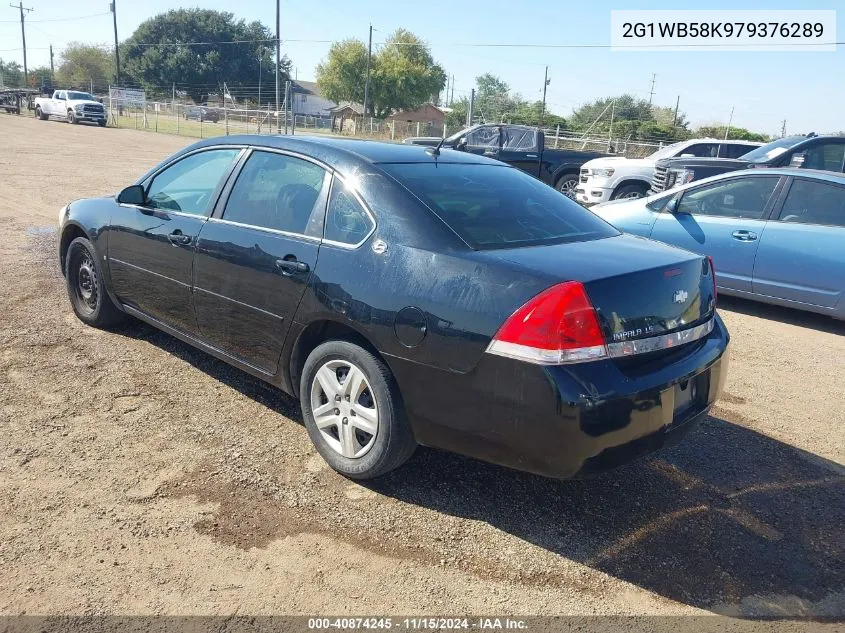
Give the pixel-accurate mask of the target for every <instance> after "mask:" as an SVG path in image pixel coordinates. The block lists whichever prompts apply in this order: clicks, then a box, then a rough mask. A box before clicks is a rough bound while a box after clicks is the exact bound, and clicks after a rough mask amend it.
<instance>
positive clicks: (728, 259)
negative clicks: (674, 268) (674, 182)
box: [650, 175, 780, 292]
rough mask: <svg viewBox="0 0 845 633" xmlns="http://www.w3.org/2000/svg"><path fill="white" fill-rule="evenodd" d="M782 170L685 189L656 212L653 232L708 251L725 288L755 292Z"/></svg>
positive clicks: (656, 236) (655, 236)
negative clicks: (759, 255)
mask: <svg viewBox="0 0 845 633" xmlns="http://www.w3.org/2000/svg"><path fill="white" fill-rule="evenodd" d="M779 180H780V177H779V176H775V175H772V176H766V175H754V176H751V177H742V176H738V177H735V178H727V179H723V180H719V181H717V182H712V183H708V184H706V185H702V186H700V187H695V188H691V189H687V190H686V191H684V192H682V193H681V194H679V196H680V198H679V199H677V200H673V201H672V204H669V205H667V209H672V212H668V211H663V212H661V213H660V214H658V216H657V220H656V221H655V223H654V226H653V227H652V231H651V235H650V237H651V238H652V239H655V240H659V241H661V242H666V243H668V244H674V245H675V246H680V247H681V248H686V249H687V250H691V251H694V252H696V253H700V254H702V255H709V256H711V257H712V258H713V263H714V264H715V266H716V279H717V282H718V284H719V286H720V287H721V288H725V289H729V290H739V291H745V292H751V287H752V283H751V278H752V274H753V271H754V258H755V256H756V254H757V246H758V244H759V239H760V236H761V235H762V234H763V229H764V228H765V226H766V217H767V215H768V213H769V210H770V208H771V204H772V201H773V197H774V192H775V189H776V188H777V185H778V182H779Z"/></svg>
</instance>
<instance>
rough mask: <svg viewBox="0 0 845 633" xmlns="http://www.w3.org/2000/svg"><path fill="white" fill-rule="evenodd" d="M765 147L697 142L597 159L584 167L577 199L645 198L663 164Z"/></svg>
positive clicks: (711, 140)
mask: <svg viewBox="0 0 845 633" xmlns="http://www.w3.org/2000/svg"><path fill="white" fill-rule="evenodd" d="M761 145H762V143H755V142H753V141H720V140H718V139H714V138H696V139H690V140H688V141H681V142H680V143H673V144H672V145H667V146H666V147H662V148H660V149H659V150H657V151H656V152H654V153H653V154H651V155H650V156H648V157H646V158H624V157H622V156H609V157H607V158H596V159H594V160H591V161H588V162H586V163H584V166H583V167H581V180H580V183H579V184H578V188H577V189H576V190H575V194H576V195H575V199H576V200H577V201H578V202H580V203H581V204H582V205H584V206H591V205H594V204H600V203H602V202H607V201H608V200H619V199H620V198H642V197H643V196H645V195H646V193H647V192H648V190H649V187H650V186H651V181H652V178H653V177H654V167H655V164H656V163H657V161H659V160H662V159H664V158H675V157H683V158H696V157H719V158H736V157H738V156H742V155H743V154H745V153H746V152H750V151H751V150H753V149H755V148H757V147H759V146H761Z"/></svg>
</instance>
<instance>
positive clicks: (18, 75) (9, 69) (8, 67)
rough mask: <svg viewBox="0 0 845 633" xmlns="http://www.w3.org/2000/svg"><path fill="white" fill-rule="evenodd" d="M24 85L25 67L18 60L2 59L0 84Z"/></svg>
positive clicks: (10, 85) (10, 86)
mask: <svg viewBox="0 0 845 633" xmlns="http://www.w3.org/2000/svg"><path fill="white" fill-rule="evenodd" d="M22 85H23V68H21V65H20V64H19V63H18V62H5V61H3V60H2V59H0V86H8V87H9V88H18V87H20V86H22Z"/></svg>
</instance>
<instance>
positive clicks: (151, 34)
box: [120, 9, 291, 103]
mask: <svg viewBox="0 0 845 633" xmlns="http://www.w3.org/2000/svg"><path fill="white" fill-rule="evenodd" d="M274 41H275V40H274V34H273V33H272V32H271V31H270V29H269V28H267V27H266V26H264V25H263V24H261V22H257V21H256V22H249V23H247V22H245V21H244V20H236V19H235V17H234V15H233V14H231V13H229V12H226V11H212V10H210V9H173V10H170V11H168V12H167V13H162V14H159V15H157V16H155V17H153V18H150V19H149V20H147V21H146V22H143V23H141V25H140V26H138V28H137V29H136V30H135V32H134V33H133V34H132V36H131V37H130V38H129V39H128V40H126V41H125V42H124V43H123V44H121V46H120V50H121V59H122V60H123V64H124V67H125V70H126V73H127V74H128V75H129V76H130V77H132V78H134V79H135V80H136V81H137V82H139V83H140V84H141V85H142V86H144V88H146V89H147V90H148V91H150V92H160V93H169V91H170V89H171V86H173V85H174V84H175V85H176V88H177V89H179V90H184V91H185V92H186V93H187V94H188V95H189V96H190V97H191V98H192V99H193V100H194V101H195V102H197V103H201V102H203V101H205V100H206V99H207V97H208V95H209V94H210V93H213V92H222V89H223V84H224V82H225V84H226V87H227V88H228V89H229V93H230V94H231V95H232V96H234V97H236V98H237V97H243V98H254V97H255V96H256V95H257V92H258V79H259V72H260V73H261V80H262V84H263V85H264V86H265V87H267V88H269V87H270V86H271V85H273V83H274V78H275V69H276V64H275V61H274V60H273V59H272V57H273V56H272V52H271V51H272V50H273V49H272V48H271V47H272V46H273V43H274ZM259 68H260V70H259ZM290 68H291V62H290V60H289V59H288V58H287V57H284V58H282V60H281V62H280V64H279V73H280V79H282V80H287V79H289V78H290Z"/></svg>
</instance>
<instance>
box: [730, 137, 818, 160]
mask: <svg viewBox="0 0 845 633" xmlns="http://www.w3.org/2000/svg"><path fill="white" fill-rule="evenodd" d="M805 140H807V137H806V136H785V137H784V138H779V139H778V140H776V141H772V142H771V143H769V144H768V145H763V147H758V148H756V149H752V150H751V151H750V152H748V153H747V154H743V155H742V156H740V157H739V160H747V161H749V162H752V163H764V162H766V161H767V160H770V159H772V158H774V157H775V156H780V155H781V154H783V153H784V152H785V151H786V150H788V149H789V148H790V147H794V146H795V145H798V143H800V142H801V141H805Z"/></svg>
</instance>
